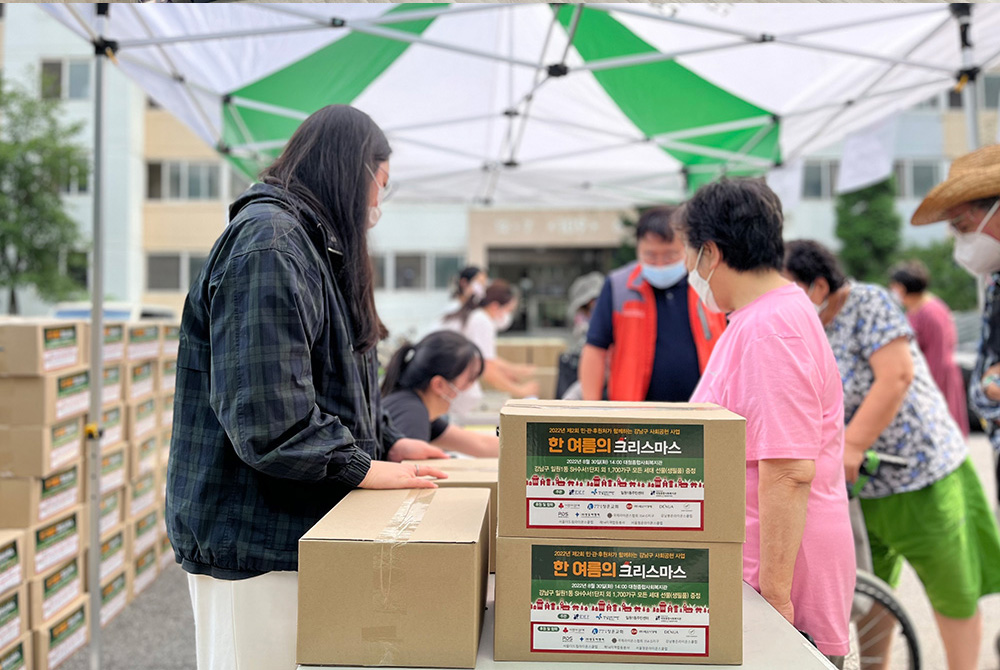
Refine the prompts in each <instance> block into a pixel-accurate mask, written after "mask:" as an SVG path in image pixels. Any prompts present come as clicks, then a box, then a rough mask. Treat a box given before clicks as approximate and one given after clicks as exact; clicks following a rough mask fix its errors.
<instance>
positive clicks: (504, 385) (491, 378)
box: [483, 358, 538, 397]
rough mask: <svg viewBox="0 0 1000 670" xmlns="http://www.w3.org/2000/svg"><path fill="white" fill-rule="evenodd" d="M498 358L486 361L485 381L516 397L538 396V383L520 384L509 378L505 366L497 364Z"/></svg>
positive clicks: (484, 369)
mask: <svg viewBox="0 0 1000 670" xmlns="http://www.w3.org/2000/svg"><path fill="white" fill-rule="evenodd" d="M498 360H502V359H497V358H490V359H488V360H486V362H485V365H484V367H483V379H485V380H486V381H487V382H489V384H490V385H491V386H493V387H495V388H498V389H500V390H501V391H505V392H507V393H510V394H511V395H514V396H519V397H524V396H529V395H538V383H537V382H534V381H529V382H524V383H523V384H522V383H519V382H518V381H517V380H516V379H513V378H511V377H509V376H508V375H507V374H506V373H504V371H503V364H499V365H498V364H497V361H498Z"/></svg>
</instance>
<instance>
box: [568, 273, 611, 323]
mask: <svg viewBox="0 0 1000 670" xmlns="http://www.w3.org/2000/svg"><path fill="white" fill-rule="evenodd" d="M603 287H604V275H602V274H601V273H600V272H590V273H588V274H585V275H583V276H581V277H577V278H576V279H575V280H574V281H573V283H572V284H570V287H569V305H567V306H566V314H567V316H569V318H570V320H572V319H573V315H575V314H576V310H578V309H580V308H581V307H583V306H584V305H586V304H587V303H588V302H590V301H591V300H596V299H597V297H598V296H599V295H601V289H602V288H603Z"/></svg>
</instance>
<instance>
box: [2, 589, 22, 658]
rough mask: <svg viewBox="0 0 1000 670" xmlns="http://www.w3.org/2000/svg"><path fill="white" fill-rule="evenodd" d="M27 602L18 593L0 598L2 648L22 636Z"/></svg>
mask: <svg viewBox="0 0 1000 670" xmlns="http://www.w3.org/2000/svg"><path fill="white" fill-rule="evenodd" d="M26 604H27V603H22V602H21V597H20V595H19V594H17V593H13V594H11V595H9V596H5V597H3V598H0V649H3V648H4V647H6V646H7V645H8V644H10V643H11V642H13V641H14V640H16V639H17V638H19V637H21V616H22V615H23V614H24V610H25V605H26Z"/></svg>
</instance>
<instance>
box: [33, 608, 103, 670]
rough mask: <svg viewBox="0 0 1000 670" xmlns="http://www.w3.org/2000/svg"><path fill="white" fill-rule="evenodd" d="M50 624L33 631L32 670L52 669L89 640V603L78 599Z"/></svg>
mask: <svg viewBox="0 0 1000 670" xmlns="http://www.w3.org/2000/svg"><path fill="white" fill-rule="evenodd" d="M68 612H69V613H68V614H65V615H63V616H61V617H59V618H57V619H56V620H55V621H54V622H53V623H50V624H46V625H45V626H43V627H42V628H41V629H38V630H36V631H35V669H36V670H54V669H55V668H58V667H59V666H60V665H62V664H63V662H64V661H65V660H66V659H67V658H69V657H70V656H72V655H73V654H74V653H76V652H77V651H79V650H80V649H81V648H82V647H83V646H85V645H86V644H87V642H89V641H90V629H89V628H88V627H87V626H88V624H89V622H90V603H89V601H88V599H87V596H81V597H80V599H79V600H77V601H76V602H75V603H73V606H72V607H70V609H69V610H68Z"/></svg>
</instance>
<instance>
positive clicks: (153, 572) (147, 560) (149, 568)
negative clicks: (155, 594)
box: [128, 547, 160, 603]
mask: <svg viewBox="0 0 1000 670" xmlns="http://www.w3.org/2000/svg"><path fill="white" fill-rule="evenodd" d="M159 574H160V566H159V563H157V561H156V547H150V548H149V549H146V550H145V551H143V552H142V553H141V554H137V555H136V556H135V557H134V558H133V559H132V561H131V562H130V563H129V576H128V580H129V596H128V601H129V602H130V603H131V602H132V601H134V600H135V599H136V598H137V597H138V596H139V594H140V593H142V592H143V591H145V590H146V589H148V588H149V585H150V584H152V583H153V581H154V580H155V579H156V577H157V575H159Z"/></svg>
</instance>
